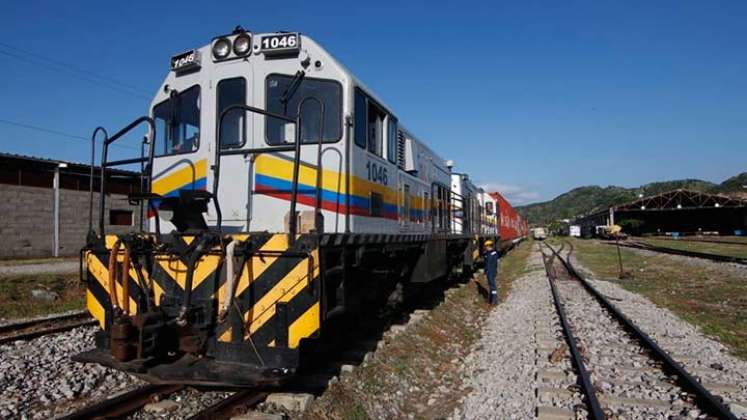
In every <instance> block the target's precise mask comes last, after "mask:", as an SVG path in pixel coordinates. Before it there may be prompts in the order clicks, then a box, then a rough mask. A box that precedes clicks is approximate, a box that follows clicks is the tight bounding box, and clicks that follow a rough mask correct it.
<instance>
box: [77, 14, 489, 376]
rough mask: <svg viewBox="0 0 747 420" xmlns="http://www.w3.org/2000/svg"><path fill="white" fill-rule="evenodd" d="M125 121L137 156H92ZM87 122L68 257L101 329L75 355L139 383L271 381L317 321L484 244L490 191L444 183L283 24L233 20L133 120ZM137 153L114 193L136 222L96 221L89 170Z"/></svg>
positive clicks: (427, 152)
mask: <svg viewBox="0 0 747 420" xmlns="http://www.w3.org/2000/svg"><path fill="white" fill-rule="evenodd" d="M140 125H147V127H148V135H147V143H145V145H146V146H147V148H144V151H143V152H142V153H141V156H140V157H133V158H131V159H122V160H117V161H110V160H109V159H108V150H109V147H110V146H111V145H112V144H114V143H115V142H117V141H119V140H120V139H122V138H123V137H124V136H126V135H127V134H128V133H131V132H132V130H133V129H134V128H135V127H138V126H140ZM97 135H99V137H102V136H103V138H104V140H103V150H102V151H101V162H100V165H101V168H102V169H101V182H100V185H99V188H100V194H99V196H98V200H99V201H98V207H99V214H98V217H99V220H98V222H99V223H98V232H95V231H94V229H93V228H91V229H89V235H88V243H87V245H86V247H85V248H84V249H83V250H82V251H81V258H82V260H85V261H84V262H85V266H86V267H87V269H86V270H87V273H86V275H85V281H86V284H87V306H88V309H89V311H90V312H91V314H92V315H93V316H94V317H95V318H96V319H97V320H98V322H99V324H100V326H101V331H100V332H98V333H97V334H96V348H95V349H94V350H91V351H89V352H86V353H83V354H80V355H78V356H77V357H76V359H77V360H80V361H85V362H95V363H100V364H102V365H105V366H109V367H112V368H115V369H119V370H123V371H127V372H131V373H133V374H136V375H139V376H140V377H142V378H144V379H146V380H148V381H151V382H156V383H185V384H202V385H231V386H253V385H258V384H277V383H281V382H283V381H285V380H287V379H289V378H290V377H292V375H293V374H294V372H296V371H297V369H298V368H299V366H300V365H301V363H302V360H303V359H302V357H301V355H302V353H303V350H304V349H308V348H313V345H314V343H315V342H317V341H318V340H319V339H320V338H321V337H322V332H323V331H325V328H327V326H328V325H330V323H331V322H333V321H335V320H339V319H340V318H345V319H355V318H356V317H360V316H365V315H366V313H367V312H365V311H366V310H368V308H376V307H378V305H381V304H382V302H384V301H385V300H386V297H387V296H388V295H389V293H390V292H391V291H392V290H393V289H394V288H395V287H396V285H397V284H402V285H403V287H416V286H417V285H418V284H425V283H429V282H433V281H439V280H440V279H444V278H446V277H447V276H449V275H450V274H452V273H457V272H462V273H464V272H469V271H470V270H471V269H472V267H473V265H474V263H475V261H476V260H477V258H478V256H479V251H480V246H481V244H482V243H483V242H484V241H485V240H487V239H492V240H497V239H498V238H497V237H498V227H497V217H496V215H495V214H491V206H492V211H493V212H494V209H495V207H496V205H495V202H494V201H491V200H490V197H488V196H487V195H486V194H485V193H484V192H483V191H480V190H479V189H477V188H475V187H474V185H472V184H471V183H470V182H468V178H467V177H466V176H463V177H461V178H459V180H460V181H459V182H458V184H459V185H458V187H457V189H456V190H455V187H454V183H453V182H454V179H455V178H454V174H452V171H451V168H450V167H449V166H448V165H447V163H446V162H445V161H444V160H443V159H442V158H441V157H439V156H438V155H437V154H436V153H435V152H433V151H432V150H431V149H430V148H429V147H428V146H427V145H426V144H425V143H424V142H423V141H421V140H420V139H419V138H418V137H416V136H415V135H414V134H413V133H412V132H411V131H409V130H407V129H406V128H405V126H404V124H403V123H402V122H401V121H400V119H399V118H398V117H397V115H396V114H395V113H394V111H393V110H392V109H391V108H390V107H388V106H387V105H386V104H385V103H384V101H382V100H381V99H380V98H378V97H377V96H376V95H375V94H374V93H373V92H372V91H371V90H370V89H369V88H367V87H366V86H365V85H364V84H363V83H362V82H361V81H360V80H358V79H357V78H356V77H355V76H353V75H352V74H351V73H350V72H349V71H348V70H347V69H346V68H345V67H344V66H343V65H342V64H341V63H339V62H338V61H337V60H335V59H334V58H333V57H332V56H331V55H330V54H329V53H328V52H327V51H325V50H324V49H323V48H322V47H321V46H320V45H318V44H317V43H316V42H314V40H312V39H311V38H309V37H307V36H305V35H301V34H299V33H295V32H278V33H263V34H257V33H251V32H249V31H245V30H243V29H241V28H237V29H236V30H235V31H233V32H232V33H230V34H226V35H222V36H217V37H215V38H214V39H213V40H212V41H211V42H210V43H209V44H208V45H206V46H203V47H201V48H197V49H194V50H189V51H186V52H184V53H181V54H178V55H175V56H173V57H172V58H171V62H170V71H169V72H168V75H167V76H166V78H165V80H164V81H163V83H162V84H161V86H160V87H159V89H158V91H157V92H156V94H155V96H154V98H153V101H152V103H151V107H150V111H149V113H148V115H146V116H143V117H140V118H138V119H136V120H135V121H134V122H133V123H131V124H129V125H128V126H126V127H125V128H124V129H122V130H120V131H118V132H117V133H114V134H112V135H111V136H109V135H108V134H107V132H106V130H104V129H102V128H97V129H96V130H95V131H94V135H93V138H94V140H95V139H96V136H97ZM94 140H92V143H93V144H95V141H94ZM146 150H147V152H146ZM92 164H93V162H92ZM137 164H140V165H142V167H143V174H142V180H143V181H142V184H143V188H142V191H141V193H139V194H134V195H132V196H131V197H130V200H131V201H132V202H134V203H140V206H141V211H143V212H147V216H148V217H147V219H148V223H147V224H145V225H143V226H141V227H140V229H138V230H136V231H133V232H132V233H129V234H127V235H113V234H108V233H107V232H106V231H105V229H104V228H105V225H104V219H103V214H104V209H105V208H106V204H105V200H106V194H105V192H106V173H105V170H106V169H108V168H112V167H114V166H121V165H130V166H131V165H137ZM92 167H93V165H92ZM92 179H93V177H92ZM91 188H92V189H93V184H91ZM91 197H92V198H91V199H92V206H93V192H91ZM456 203H460V204H459V206H456ZM457 207H459V208H457ZM90 213H91V214H93V210H91V212H90ZM81 266H83V265H81ZM343 315H345V316H344V317H343Z"/></svg>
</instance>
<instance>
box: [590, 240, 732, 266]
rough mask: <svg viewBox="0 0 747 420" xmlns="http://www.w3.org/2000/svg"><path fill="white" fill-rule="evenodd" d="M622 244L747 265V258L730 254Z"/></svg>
mask: <svg viewBox="0 0 747 420" xmlns="http://www.w3.org/2000/svg"><path fill="white" fill-rule="evenodd" d="M605 243H606V244H610V245H611V243H609V242H605ZM620 246H624V247H626V248H634V249H642V250H645V251H653V252H660V253H662V254H672V255H682V256H685V257H693V258H703V259H706V260H711V261H718V262H727V263H734V264H741V265H747V258H740V257H732V256H729V255H719V254H709V253H706V252H697V251H686V250H684V249H675V248H668V247H662V246H655V245H649V244H646V243H642V242H633V243H625V244H624V243H620Z"/></svg>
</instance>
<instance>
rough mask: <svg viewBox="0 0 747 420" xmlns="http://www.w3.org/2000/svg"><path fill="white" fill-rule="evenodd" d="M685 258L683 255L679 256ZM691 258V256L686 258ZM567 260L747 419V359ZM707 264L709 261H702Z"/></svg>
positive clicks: (572, 260) (644, 300) (734, 411)
mask: <svg viewBox="0 0 747 420" xmlns="http://www.w3.org/2000/svg"><path fill="white" fill-rule="evenodd" d="M681 258H687V257H681ZM687 259H689V260H693V259H692V258H687ZM571 262H572V264H573V265H574V267H576V268H577V269H581V270H582V272H583V273H584V274H585V276H586V278H587V279H589V281H590V283H591V284H592V285H593V286H594V287H595V288H596V289H597V290H598V291H599V292H600V293H602V294H603V295H605V296H607V297H609V298H611V299H612V303H613V304H614V305H615V306H616V307H617V308H618V309H619V310H620V311H621V312H623V313H624V314H625V315H626V316H627V317H628V318H629V319H630V320H631V321H633V322H634V323H635V324H636V325H637V326H638V327H639V328H640V329H642V330H643V331H644V332H646V333H647V334H648V335H649V336H650V337H651V338H652V339H654V340H655V341H656V342H657V344H658V345H659V346H660V347H661V348H662V349H664V350H665V351H667V352H669V353H670V355H672V356H673V358H674V359H675V360H676V361H678V362H680V363H682V364H683V366H684V367H685V369H687V370H688V371H689V372H690V373H692V374H693V375H694V376H696V377H698V378H700V380H701V382H702V383H703V384H704V385H706V388H708V389H709V390H710V391H711V392H712V393H713V394H716V395H719V396H721V397H723V399H724V401H725V402H727V403H728V404H729V408H730V409H731V411H732V412H733V413H734V414H735V415H737V417H739V418H742V419H747V361H744V360H741V359H738V358H737V357H734V356H732V355H731V354H730V353H729V349H728V348H727V347H726V346H724V345H723V344H721V343H720V342H718V341H716V340H714V339H713V338H711V337H708V336H706V335H705V334H704V333H703V332H702V331H700V329H698V328H697V327H695V326H693V325H692V324H690V323H689V322H687V321H684V320H682V319H680V318H679V317H677V316H676V315H675V314H674V313H672V312H671V311H669V310H667V309H664V308H660V307H657V306H656V305H655V304H654V303H652V302H651V301H649V300H648V299H646V298H644V297H643V296H641V295H638V294H636V293H632V292H629V291H627V290H625V289H623V288H622V287H620V286H618V285H616V284H614V283H611V282H608V281H602V280H596V279H594V278H593V277H592V276H590V275H589V274H588V270H586V269H584V268H583V266H581V265H580V264H579V262H578V261H577V260H576V259H575V258H573V257H572V258H571ZM706 263H708V264H713V263H711V262H708V261H706Z"/></svg>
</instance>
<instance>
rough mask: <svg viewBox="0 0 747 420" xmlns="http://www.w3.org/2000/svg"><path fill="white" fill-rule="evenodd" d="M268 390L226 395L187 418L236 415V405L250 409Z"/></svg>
mask: <svg viewBox="0 0 747 420" xmlns="http://www.w3.org/2000/svg"><path fill="white" fill-rule="evenodd" d="M268 395H270V393H269V392H264V391H255V390H246V391H238V392H236V393H234V394H232V395H230V396H229V397H226V398H224V399H222V400H220V401H218V402H217V403H215V404H213V405H211V406H210V407H208V408H206V409H204V410H202V411H200V412H199V413H197V414H195V415H194V416H192V417H189V418H188V420H223V419H230V418H231V417H234V416H236V414H238V413H235V412H234V410H235V409H236V408H238V407H245V408H246V409H250V408H253V407H255V406H256V405H257V404H259V403H261V402H262V401H264V400H265V399H266V398H267V396H268Z"/></svg>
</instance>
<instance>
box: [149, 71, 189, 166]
mask: <svg viewBox="0 0 747 420" xmlns="http://www.w3.org/2000/svg"><path fill="white" fill-rule="evenodd" d="M153 118H154V119H155V122H156V134H157V135H158V136H159V137H158V138H157V139H156V151H155V153H156V155H157V156H168V155H175V154H179V153H189V152H193V151H195V150H197V148H198V147H199V144H200V86H199V85H195V86H192V87H190V88H189V89H186V90H184V91H182V92H175V91H174V92H173V93H172V94H171V96H170V97H169V99H167V100H165V101H163V102H161V103H159V104H158V105H156V106H155V107H153Z"/></svg>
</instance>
